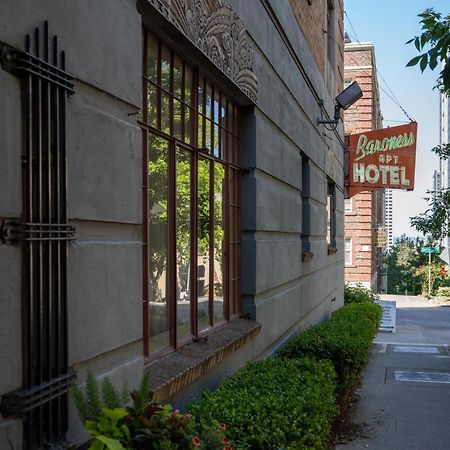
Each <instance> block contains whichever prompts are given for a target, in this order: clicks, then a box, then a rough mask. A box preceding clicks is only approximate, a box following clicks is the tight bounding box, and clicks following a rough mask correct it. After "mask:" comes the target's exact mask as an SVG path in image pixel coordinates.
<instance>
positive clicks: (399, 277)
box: [383, 235, 428, 295]
mask: <svg viewBox="0 0 450 450" xmlns="http://www.w3.org/2000/svg"><path fill="white" fill-rule="evenodd" d="M423 246H424V241H423V240H421V239H415V240H414V239H411V238H408V237H406V236H405V235H403V236H402V237H401V238H400V239H398V240H397V241H396V242H395V243H394V245H393V246H392V248H391V250H390V252H389V253H385V254H384V257H383V260H384V264H385V266H386V270H387V293H388V294H404V293H405V292H408V293H409V294H411V295H419V294H420V293H421V283H420V278H419V277H418V276H417V274H416V271H417V268H418V267H419V266H420V265H422V264H425V263H426V261H427V259H428V256H427V255H426V254H425V253H421V252H420V247H423Z"/></svg>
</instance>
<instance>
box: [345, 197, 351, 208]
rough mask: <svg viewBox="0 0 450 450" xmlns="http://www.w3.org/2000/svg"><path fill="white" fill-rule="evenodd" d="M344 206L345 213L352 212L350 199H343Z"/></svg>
mask: <svg viewBox="0 0 450 450" xmlns="http://www.w3.org/2000/svg"><path fill="white" fill-rule="evenodd" d="M344 205H345V210H346V211H351V210H352V199H351V198H346V199H344Z"/></svg>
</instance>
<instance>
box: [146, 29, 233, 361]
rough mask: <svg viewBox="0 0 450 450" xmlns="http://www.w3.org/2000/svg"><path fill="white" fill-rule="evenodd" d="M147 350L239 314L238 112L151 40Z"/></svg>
mask: <svg viewBox="0 0 450 450" xmlns="http://www.w3.org/2000/svg"><path fill="white" fill-rule="evenodd" d="M144 43H145V45H144V61H145V64H144V74H143V92H144V101H143V103H144V104H143V109H142V117H141V126H142V130H143V152H144V158H143V160H144V168H143V177H144V183H143V184H144V192H145V195H144V205H143V211H144V218H145V222H144V224H143V235H144V236H143V240H144V343H145V344H144V351H145V354H146V355H150V354H154V353H155V352H162V351H165V350H168V349H171V348H172V349H173V348H177V347H178V346H180V345H182V344H183V343H184V342H187V341H189V340H191V339H192V338H195V337H198V336H199V335H201V334H202V333H204V332H206V331H207V330H209V329H211V328H212V327H214V326H216V325H218V324H221V323H223V322H225V321H228V320H230V319H232V318H233V317H235V316H237V315H238V314H239V307H240V169H239V134H238V117H239V111H238V108H237V107H236V106H235V105H234V104H233V102H231V101H230V99H228V98H227V97H226V96H225V95H224V94H223V93H222V92H221V91H220V90H219V89H218V88H217V87H216V86H214V85H213V84H211V83H210V82H209V81H208V80H207V79H206V78H205V77H204V76H203V74H202V73H200V72H199V71H198V70H195V69H194V68H193V67H191V66H189V65H188V64H187V63H186V62H185V61H183V60H182V59H181V58H180V57H179V56H178V55H176V54H175V53H174V52H173V51H172V50H171V49H170V48H169V47H167V46H166V45H165V44H163V43H162V42H161V41H160V40H158V39H157V38H156V37H154V36H153V35H152V34H150V33H149V32H145V33H144Z"/></svg>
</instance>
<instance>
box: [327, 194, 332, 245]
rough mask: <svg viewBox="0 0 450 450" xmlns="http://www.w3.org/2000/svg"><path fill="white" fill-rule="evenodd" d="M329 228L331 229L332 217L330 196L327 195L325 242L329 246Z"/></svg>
mask: <svg viewBox="0 0 450 450" xmlns="http://www.w3.org/2000/svg"><path fill="white" fill-rule="evenodd" d="M331 227H332V217H331V195H330V194H328V195H327V242H328V244H331Z"/></svg>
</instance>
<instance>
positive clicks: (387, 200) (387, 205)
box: [384, 189, 394, 250]
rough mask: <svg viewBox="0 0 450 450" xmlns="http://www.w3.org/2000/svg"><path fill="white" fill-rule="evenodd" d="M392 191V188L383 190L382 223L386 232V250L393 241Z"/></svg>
mask: <svg viewBox="0 0 450 450" xmlns="http://www.w3.org/2000/svg"><path fill="white" fill-rule="evenodd" d="M392 194H393V192H392V189H386V190H385V191H384V225H385V227H386V233H387V246H386V248H387V250H390V249H391V247H392V244H393V243H394V236H393V218H392V216H393V212H394V211H393V195H392Z"/></svg>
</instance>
